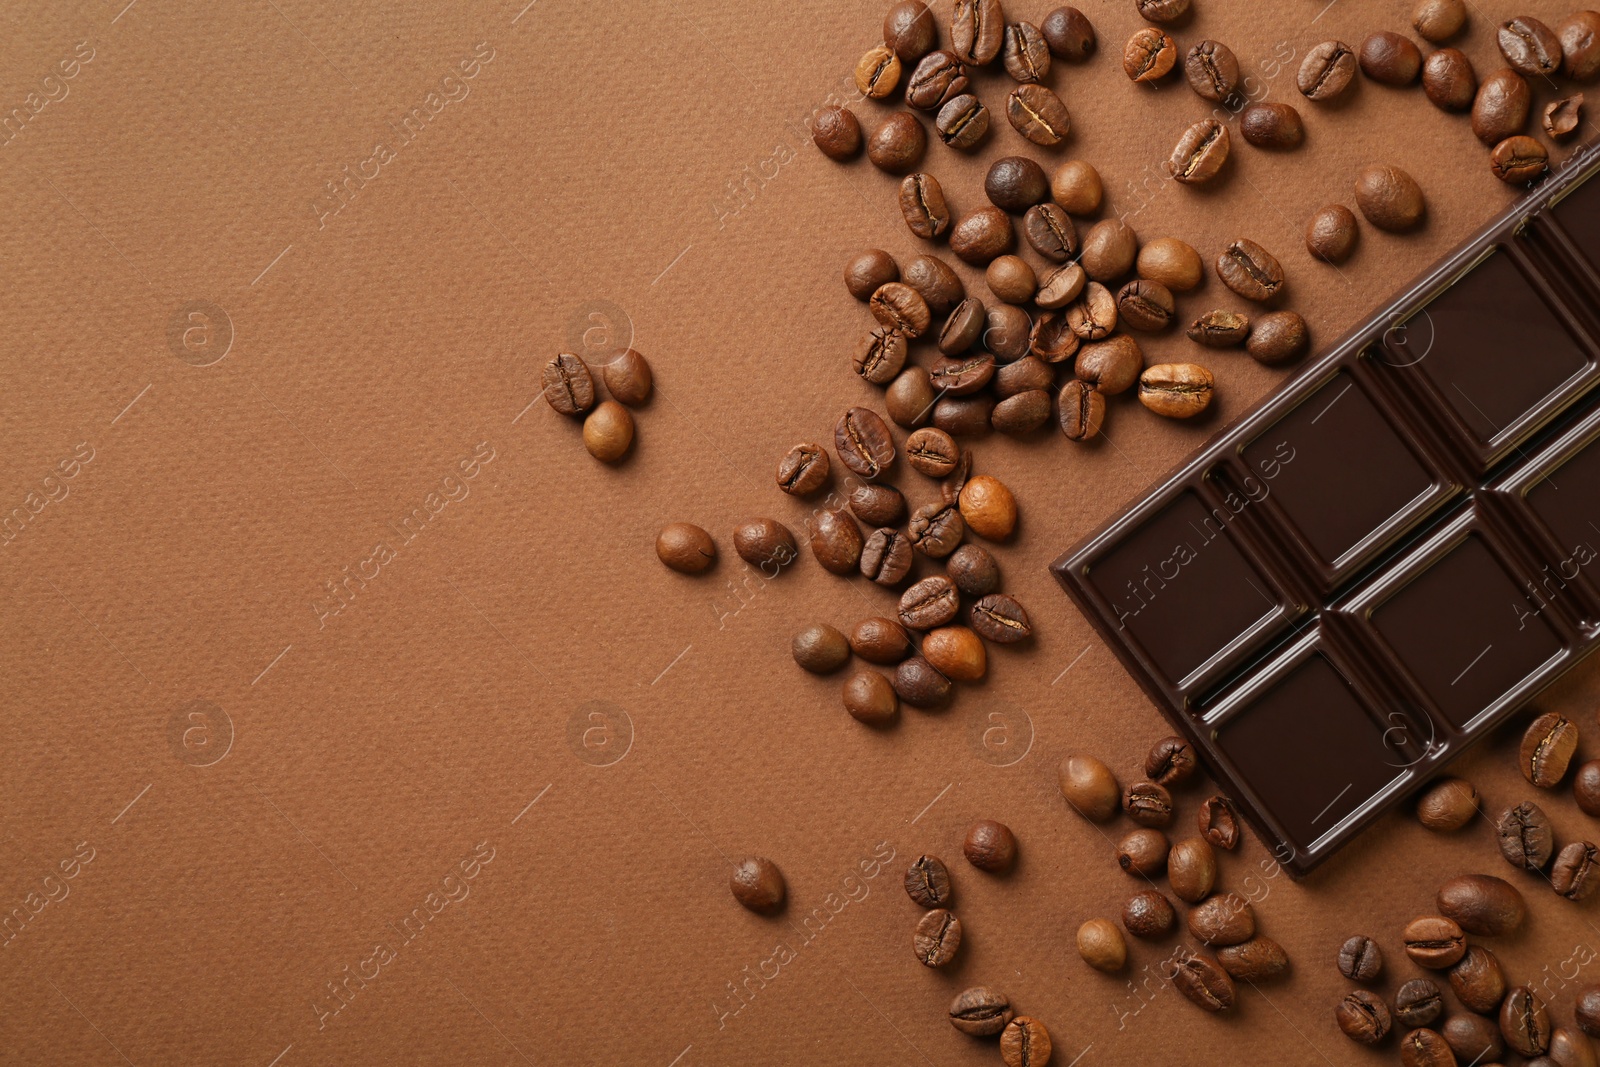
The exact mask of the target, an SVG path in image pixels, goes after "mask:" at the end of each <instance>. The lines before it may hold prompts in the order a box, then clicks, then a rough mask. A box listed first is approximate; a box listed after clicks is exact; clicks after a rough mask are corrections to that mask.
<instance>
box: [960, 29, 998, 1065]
mask: <svg viewBox="0 0 1600 1067" xmlns="http://www.w3.org/2000/svg"><path fill="white" fill-rule="evenodd" d="M960 2H961V3H972V2H973V0H960ZM994 6H995V8H996V10H998V9H999V4H995V5H994ZM958 10H959V8H958ZM1011 1017H1012V1011H1011V1001H1009V1000H1008V999H1006V995H1005V994H1004V993H997V992H995V991H994V990H992V989H987V988H985V987H983V986H974V987H973V988H971V989H968V990H966V991H965V992H963V993H961V994H959V995H958V996H957V997H956V999H955V1000H953V1001H951V1002H950V1025H951V1026H954V1027H955V1028H956V1029H957V1030H960V1031H961V1032H962V1033H963V1034H971V1035H972V1036H973V1037H993V1036H994V1035H995V1034H998V1033H999V1032H1000V1031H1002V1030H1004V1029H1005V1028H1006V1024H1007V1023H1009V1022H1010V1021H1011Z"/></svg>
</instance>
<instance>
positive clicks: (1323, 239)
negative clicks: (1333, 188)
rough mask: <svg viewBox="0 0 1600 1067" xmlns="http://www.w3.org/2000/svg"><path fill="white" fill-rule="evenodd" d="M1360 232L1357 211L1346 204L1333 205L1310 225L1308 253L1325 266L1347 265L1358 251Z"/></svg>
mask: <svg viewBox="0 0 1600 1067" xmlns="http://www.w3.org/2000/svg"><path fill="white" fill-rule="evenodd" d="M1360 233H1361V230H1360V227H1359V226H1358V225H1357V224H1356V216H1355V212H1353V211H1351V210H1350V209H1349V208H1347V207H1345V206H1344V205H1343V204H1329V205H1327V206H1326V207H1323V208H1319V209H1318V211H1317V213H1316V214H1315V215H1312V216H1311V221H1310V222H1308V223H1306V251H1308V252H1310V253H1311V254H1312V255H1313V256H1315V257H1316V258H1317V259H1320V260H1322V261H1323V262H1324V263H1335V264H1337V263H1343V262H1344V261H1345V260H1347V259H1349V258H1350V253H1352V252H1354V251H1355V248H1356V238H1357V237H1358V236H1360Z"/></svg>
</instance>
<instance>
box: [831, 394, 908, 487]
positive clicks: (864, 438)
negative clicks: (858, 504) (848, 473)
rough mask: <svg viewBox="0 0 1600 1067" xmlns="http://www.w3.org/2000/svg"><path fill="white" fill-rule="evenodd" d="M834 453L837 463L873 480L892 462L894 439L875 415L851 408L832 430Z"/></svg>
mask: <svg viewBox="0 0 1600 1067" xmlns="http://www.w3.org/2000/svg"><path fill="white" fill-rule="evenodd" d="M833 450H834V451H835V452H837V453H838V454H839V461H840V462H841V463H843V464H844V465H845V466H846V467H849V468H850V469H851V470H852V471H855V472H856V473H857V474H859V475H860V476H861V477H863V478H866V479H867V480H869V481H870V480H872V479H873V478H876V477H878V475H880V474H882V473H883V472H884V471H885V470H887V469H888V468H889V465H890V464H892V463H893V462H894V438H893V436H891V435H890V433H889V427H887V426H885V425H884V424H883V420H882V419H881V418H879V417H878V414H877V412H875V411H870V410H868V409H867V408H851V409H850V410H849V411H846V412H845V413H844V414H843V415H841V416H840V417H839V422H838V423H837V424H836V425H835V426H834V428H833Z"/></svg>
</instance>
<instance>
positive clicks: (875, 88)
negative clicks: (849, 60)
mask: <svg viewBox="0 0 1600 1067" xmlns="http://www.w3.org/2000/svg"><path fill="white" fill-rule="evenodd" d="M900 72H901V66H900V57H899V56H897V55H895V54H894V49H892V48H890V47H889V46H888V45H883V44H881V45H879V46H878V47H876V48H874V49H871V50H870V51H868V52H867V54H866V55H864V56H862V57H861V60H860V62H858V63H857V64H856V88H857V89H860V90H861V95H862V96H865V97H866V98H867V99H869V100H882V99H883V98H884V97H886V96H888V95H889V94H890V93H892V92H894V91H895V89H897V88H899V86H900Z"/></svg>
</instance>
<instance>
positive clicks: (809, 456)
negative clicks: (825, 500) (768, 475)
mask: <svg viewBox="0 0 1600 1067" xmlns="http://www.w3.org/2000/svg"><path fill="white" fill-rule="evenodd" d="M827 483H828V453H827V452H826V451H824V450H823V448H822V446H821V445H814V444H799V445H795V446H794V447H793V448H791V449H789V451H788V453H787V454H786V455H785V456H784V457H783V458H782V459H781V460H779V461H778V488H779V489H782V490H783V491H784V492H785V493H788V494H789V495H790V496H805V495H807V494H809V493H815V492H816V491H817V490H818V489H821V488H822V487H823V486H824V485H826V484H827Z"/></svg>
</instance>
